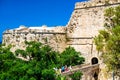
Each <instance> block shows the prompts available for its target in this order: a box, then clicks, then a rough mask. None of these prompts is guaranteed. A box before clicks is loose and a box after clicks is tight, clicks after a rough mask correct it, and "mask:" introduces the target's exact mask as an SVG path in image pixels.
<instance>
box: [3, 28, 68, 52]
mask: <svg viewBox="0 0 120 80" xmlns="http://www.w3.org/2000/svg"><path fill="white" fill-rule="evenodd" d="M65 34H66V29H65V27H62V26H58V27H47V26H42V27H29V28H27V27H25V26H20V27H19V28H16V29H13V30H6V31H5V32H4V33H3V43H5V44H6V45H9V44H11V45H12V46H13V48H12V51H15V50H16V49H25V41H39V42H42V43H43V44H48V45H50V46H51V47H53V49H55V50H56V51H63V50H64V48H65V47H64V46H65V45H66V44H65V43H66V35H65ZM63 45H64V46H63Z"/></svg>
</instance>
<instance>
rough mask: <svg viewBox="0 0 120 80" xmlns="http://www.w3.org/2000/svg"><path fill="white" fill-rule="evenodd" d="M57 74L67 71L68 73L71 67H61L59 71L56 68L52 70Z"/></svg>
mask: <svg viewBox="0 0 120 80" xmlns="http://www.w3.org/2000/svg"><path fill="white" fill-rule="evenodd" d="M53 69H54V70H55V71H56V73H57V74H61V73H64V72H67V71H70V70H71V69H72V67H71V66H69V67H67V65H65V66H62V67H61V68H60V69H57V68H53Z"/></svg>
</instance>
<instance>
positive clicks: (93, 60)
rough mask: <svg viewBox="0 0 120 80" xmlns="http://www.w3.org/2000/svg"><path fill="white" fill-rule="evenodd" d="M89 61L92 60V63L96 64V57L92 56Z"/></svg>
mask: <svg viewBox="0 0 120 80" xmlns="http://www.w3.org/2000/svg"><path fill="white" fill-rule="evenodd" d="M91 62H92V65H94V64H98V59H97V58H96V57H93V58H92V61H91Z"/></svg>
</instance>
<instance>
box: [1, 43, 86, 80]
mask: <svg viewBox="0 0 120 80" xmlns="http://www.w3.org/2000/svg"><path fill="white" fill-rule="evenodd" d="M26 45H27V47H26V49H25V50H20V49H18V50H16V51H15V53H12V52H11V51H10V48H11V46H8V47H5V46H3V45H0V65H1V66H0V80H62V79H63V78H64V79H65V77H64V76H61V75H57V74H56V72H55V70H54V69H53V68H55V67H57V68H61V67H62V66H63V65H67V66H69V65H78V64H79V65H80V64H82V63H83V62H84V58H83V57H80V53H79V52H76V51H75V50H74V49H73V48H72V47H68V48H66V50H65V51H63V52H62V54H60V53H59V52H56V51H53V50H52V48H51V47H50V46H48V45H43V44H41V43H39V42H34V41H32V42H26ZM18 56H22V57H23V58H24V59H27V60H22V59H20V58H17V57H18ZM80 76H81V75H80Z"/></svg>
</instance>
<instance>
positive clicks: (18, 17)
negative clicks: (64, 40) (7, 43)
mask: <svg viewBox="0 0 120 80" xmlns="http://www.w3.org/2000/svg"><path fill="white" fill-rule="evenodd" d="M81 1H85V0H0V41H1V39H2V33H3V31H5V30H6V29H13V28H17V27H19V26H20V25H25V26H28V27H29V26H42V25H47V26H57V25H62V26H65V25H66V24H67V22H68V21H69V19H70V16H71V14H72V11H73V10H74V6H75V3H76V2H81Z"/></svg>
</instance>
